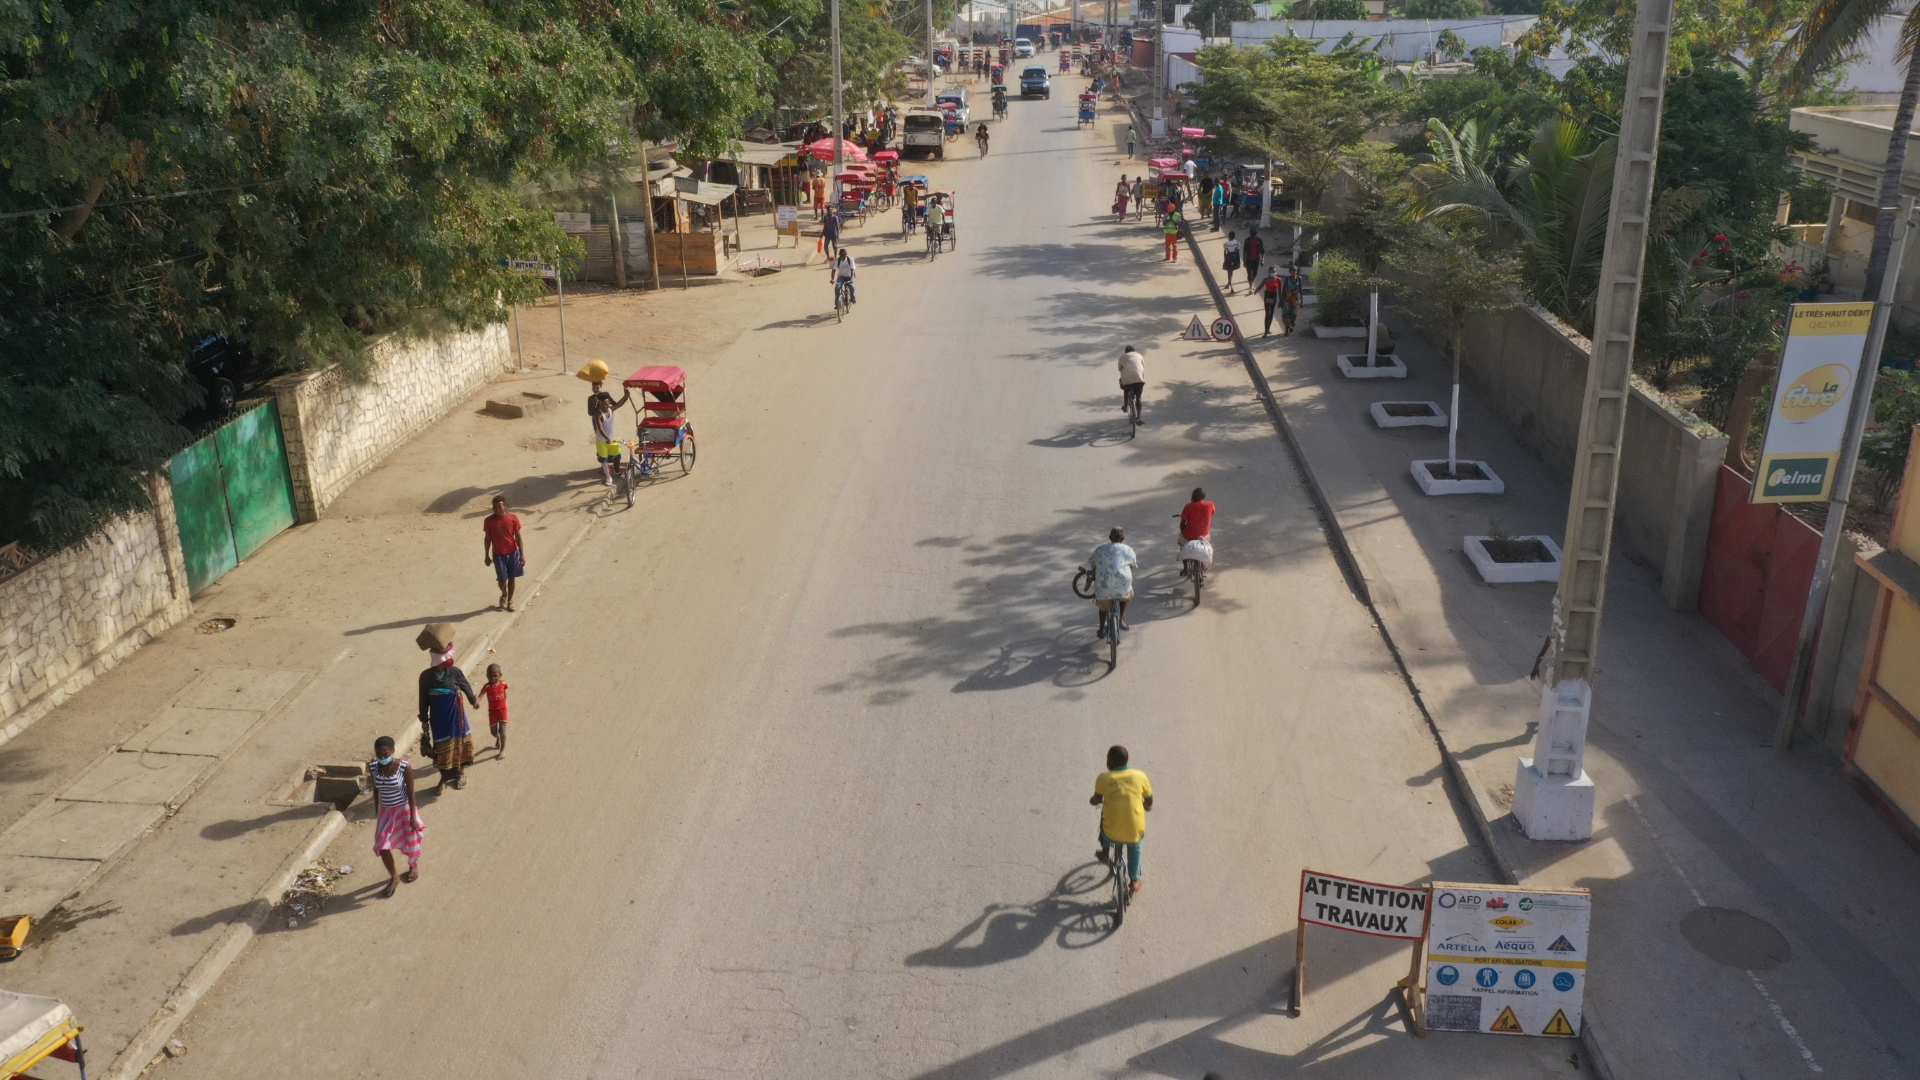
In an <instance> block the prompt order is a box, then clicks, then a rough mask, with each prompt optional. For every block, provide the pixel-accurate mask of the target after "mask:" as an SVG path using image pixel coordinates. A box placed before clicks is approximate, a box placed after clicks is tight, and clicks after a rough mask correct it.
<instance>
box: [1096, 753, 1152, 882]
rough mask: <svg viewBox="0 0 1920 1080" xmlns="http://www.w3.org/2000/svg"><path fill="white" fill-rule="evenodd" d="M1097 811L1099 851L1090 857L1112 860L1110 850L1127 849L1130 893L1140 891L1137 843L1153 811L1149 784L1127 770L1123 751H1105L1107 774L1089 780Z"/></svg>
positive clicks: (1144, 777)
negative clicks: (1098, 819) (1131, 879)
mask: <svg viewBox="0 0 1920 1080" xmlns="http://www.w3.org/2000/svg"><path fill="white" fill-rule="evenodd" d="M1089 802H1090V803H1091V804H1092V805H1094V806H1098V807H1099V808H1100V849H1099V850H1098V851H1096V852H1094V853H1093V854H1094V857H1095V858H1097V859H1099V860H1100V861H1101V862H1103V863H1111V862H1112V860H1113V855H1112V849H1113V848H1116V847H1123V848H1126V849H1127V873H1128V875H1129V876H1131V877H1132V878H1133V891H1134V892H1139V891H1140V885H1141V884H1142V883H1141V880H1140V842H1141V841H1142V840H1145V839H1146V837H1147V811H1149V810H1152V809H1153V783H1152V782H1151V781H1149V780H1148V779H1147V774H1146V773H1143V772H1141V771H1140V770H1139V769H1130V768H1128V767H1127V748H1126V747H1124V746H1114V747H1109V748H1108V750H1107V771H1106V772H1103V773H1101V774H1100V775H1099V776H1096V777H1094V779H1093V798H1092V799H1090V800H1089Z"/></svg>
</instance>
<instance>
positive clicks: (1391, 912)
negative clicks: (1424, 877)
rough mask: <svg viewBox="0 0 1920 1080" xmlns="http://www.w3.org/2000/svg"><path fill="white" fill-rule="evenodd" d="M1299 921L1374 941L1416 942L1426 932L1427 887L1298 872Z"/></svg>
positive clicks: (1306, 871)
mask: <svg viewBox="0 0 1920 1080" xmlns="http://www.w3.org/2000/svg"><path fill="white" fill-rule="evenodd" d="M1300 921H1301V922H1308V923H1318V924H1319V925H1321V926H1331V927H1335V928H1337V929H1340V930H1352V931H1353V932H1355V933H1358V934H1372V935H1373V936H1375V937H1395V938H1412V939H1417V938H1419V937H1421V936H1423V935H1424V934H1425V933H1426V930H1427V887H1426V886H1425V885H1420V886H1415V887H1412V888H1408V887H1406V886H1401V885H1377V884H1375V883H1373V882H1371V881H1356V880H1354V879H1353V878H1343V877H1336V876H1334V875H1333V874H1320V873H1315V872H1314V871H1312V870H1302V871H1300Z"/></svg>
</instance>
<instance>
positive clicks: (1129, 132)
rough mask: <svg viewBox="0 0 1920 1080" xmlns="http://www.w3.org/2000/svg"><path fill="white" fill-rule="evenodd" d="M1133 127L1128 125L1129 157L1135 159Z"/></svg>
mask: <svg viewBox="0 0 1920 1080" xmlns="http://www.w3.org/2000/svg"><path fill="white" fill-rule="evenodd" d="M1133 141H1134V140H1133V125H1132V124H1128V125H1127V157H1129V158H1131V157H1133Z"/></svg>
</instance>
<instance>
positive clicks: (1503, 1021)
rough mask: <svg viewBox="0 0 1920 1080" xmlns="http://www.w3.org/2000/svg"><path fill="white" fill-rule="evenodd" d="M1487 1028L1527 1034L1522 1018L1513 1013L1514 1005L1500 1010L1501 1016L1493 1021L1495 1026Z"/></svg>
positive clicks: (1507, 1032)
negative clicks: (1522, 1024)
mask: <svg viewBox="0 0 1920 1080" xmlns="http://www.w3.org/2000/svg"><path fill="white" fill-rule="evenodd" d="M1561 1021H1562V1022H1563V1023H1564V1022H1565V1017H1562V1018H1561ZM1487 1030H1488V1031H1498V1032H1500V1033H1501V1034H1503V1035H1524V1034H1525V1032H1524V1031H1523V1030H1522V1029H1521V1027H1520V1018H1519V1017H1517V1016H1515V1015H1513V1006H1511V1005H1509V1006H1507V1007H1506V1008H1504V1009H1501V1010H1500V1018H1499V1019H1498V1020H1495V1021H1494V1022H1493V1026H1492V1027H1490V1028H1488V1029H1487Z"/></svg>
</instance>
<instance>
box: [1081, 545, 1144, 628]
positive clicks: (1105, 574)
mask: <svg viewBox="0 0 1920 1080" xmlns="http://www.w3.org/2000/svg"><path fill="white" fill-rule="evenodd" d="M1126 539H1127V533H1126V530H1124V529H1122V528H1121V527H1120V526H1118V525H1115V526H1114V527H1113V529H1112V530H1111V531H1109V532H1108V533H1107V543H1104V544H1101V545H1100V546H1099V547H1097V548H1094V549H1093V603H1094V606H1096V607H1098V608H1099V609H1100V633H1099V635H1098V636H1100V637H1105V636H1106V633H1107V619H1108V618H1109V617H1112V618H1116V619H1119V620H1120V629H1122V630H1131V629H1133V627H1131V626H1128V625H1127V601H1129V600H1131V599H1133V568H1134V567H1136V566H1139V565H1140V559H1139V558H1138V557H1137V556H1135V555H1134V553H1133V549H1132V548H1130V547H1128V546H1127V545H1126Z"/></svg>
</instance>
